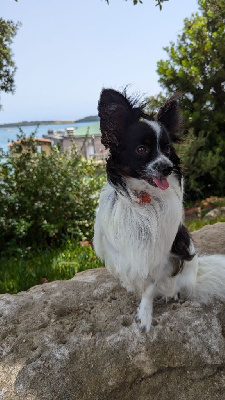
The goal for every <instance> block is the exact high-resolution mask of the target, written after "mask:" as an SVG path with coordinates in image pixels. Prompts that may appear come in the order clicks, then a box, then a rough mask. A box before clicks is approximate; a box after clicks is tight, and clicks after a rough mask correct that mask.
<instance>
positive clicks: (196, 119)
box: [157, 0, 225, 198]
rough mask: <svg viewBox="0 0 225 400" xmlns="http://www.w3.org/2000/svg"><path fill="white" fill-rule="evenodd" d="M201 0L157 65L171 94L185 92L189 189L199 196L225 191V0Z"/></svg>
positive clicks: (162, 81)
mask: <svg viewBox="0 0 225 400" xmlns="http://www.w3.org/2000/svg"><path fill="white" fill-rule="evenodd" d="M198 3H199V6H200V9H201V11H202V13H201V15H199V14H195V15H192V17H191V18H190V19H185V20H184V28H183V30H182V33H181V34H180V35H178V39H177V42H176V43H171V44H170V46H168V47H166V48H165V50H166V52H167V55H168V59H167V60H160V61H159V62H158V69H157V71H158V74H159V76H160V79H159V81H160V83H161V85H162V87H163V88H164V89H166V95H167V96H169V95H171V94H172V93H174V92H175V91H177V90H179V91H182V92H183V93H184V95H183V97H182V99H181V102H180V103H181V109H182V110H183V117H184V124H185V128H186V132H190V133H191V136H190V138H189V139H188V142H187V143H186V153H185V154H184V158H183V160H184V165H185V170H186V191H187V194H188V196H189V197H190V196H192V197H196V198H197V197H200V196H201V197H207V196H208V195H210V193H212V192H213V193H214V194H216V195H219V196H221V195H223V194H224V192H225V157H224V154H225V118H224V115H225V47H224V41H225V29H224V20H225V0H217V1H216V2H215V1H214V0H207V1H206V0H198ZM181 150H182V149H181ZM183 150H184V149H183ZM194 182H195V183H194Z"/></svg>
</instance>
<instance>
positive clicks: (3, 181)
mask: <svg viewBox="0 0 225 400" xmlns="http://www.w3.org/2000/svg"><path fill="white" fill-rule="evenodd" d="M20 139H21V140H22V142H21V143H18V144H16V143H15V144H14V146H13V151H11V152H10V153H9V154H4V155H3V156H4V158H2V162H1V164H0V252H7V251H8V252H10V253H11V251H12V250H13V251H15V249H19V248H20V247H21V246H22V247H23V246H35V245H38V246H40V247H41V246H46V244H48V245H52V246H53V245H55V244H58V243H61V242H62V241H63V240H64V239H65V238H66V237H71V238H74V239H75V240H77V241H79V240H86V239H91V238H92V235H93V223H94V218H95V209H96V207H97V203H98V192H99V190H100V188H101V186H102V183H103V181H104V176H103V175H102V170H101V168H100V167H96V166H95V165H94V163H93V161H91V160H86V159H84V158H83V157H82V156H81V155H80V154H78V153H77V151H76V148H73V149H72V151H71V153H68V152H65V153H61V152H60V151H59V149H58V148H56V147H53V148H52V151H51V154H50V155H49V156H47V155H46V153H45V152H44V151H42V152H38V151H37V146H36V144H35V140H34V135H33V136H31V138H30V139H25V138H24V137H22V138H21V137H20ZM24 146H26V149H27V151H26V152H22V151H23V149H24V148H25V147H24Z"/></svg>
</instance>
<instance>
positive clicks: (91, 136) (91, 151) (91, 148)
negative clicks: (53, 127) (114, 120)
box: [43, 122, 108, 160]
mask: <svg viewBox="0 0 225 400" xmlns="http://www.w3.org/2000/svg"><path fill="white" fill-rule="evenodd" d="M43 137H44V138H45V139H49V140H51V142H52V145H58V146H60V150H61V151H70V150H71V148H72V147H73V145H74V144H75V145H76V147H77V151H78V152H80V153H81V154H83V156H84V157H85V158H89V157H92V158H94V159H102V160H104V159H105V158H106V157H107V155H108V151H107V150H106V149H105V147H104V146H103V145H102V143H101V131H100V123H99V122H96V123H94V124H91V125H89V126H82V127H80V128H67V129H66V130H65V131H56V132H54V131H48V133H47V134H45V135H43Z"/></svg>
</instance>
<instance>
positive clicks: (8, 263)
mask: <svg viewBox="0 0 225 400" xmlns="http://www.w3.org/2000/svg"><path fill="white" fill-rule="evenodd" d="M216 222H225V216H223V217H218V218H214V219H210V220H203V219H198V218H195V219H189V220H187V221H186V223H185V225H186V226H187V228H188V229H189V231H191V232H193V231H195V230H198V229H200V228H202V227H203V226H205V225H212V224H215V223H216ZM101 266H102V263H101V261H99V259H98V258H97V257H96V255H95V253H94V250H93V249H92V247H91V245H90V244H86V245H85V246H84V245H82V244H79V243H74V242H72V241H69V240H68V241H67V242H66V243H65V244H64V245H63V246H61V247H59V248H58V249H52V248H47V249H45V250H43V249H37V248H36V249H33V250H31V249H29V248H28V249H23V250H21V253H20V254H18V255H9V256H8V257H7V256H2V257H1V258H0V293H10V294H15V293H18V292H21V291H24V290H28V289H29V288H30V287H32V286H35V285H39V284H41V283H44V282H51V281H55V280H66V279H70V278H73V277H74V275H75V274H76V273H78V272H81V271H84V270H87V269H91V268H98V267H101Z"/></svg>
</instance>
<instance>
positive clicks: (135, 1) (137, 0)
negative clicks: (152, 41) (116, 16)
mask: <svg viewBox="0 0 225 400" xmlns="http://www.w3.org/2000/svg"><path fill="white" fill-rule="evenodd" d="M16 1H17V0H16ZM125 1H127V0H125ZM132 1H133V4H134V5H136V4H138V3H141V4H142V3H143V0H132ZM155 1H156V6H159V8H160V10H161V9H162V3H164V1H169V0H155ZM106 2H107V3H108V4H109V2H110V0H106Z"/></svg>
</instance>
